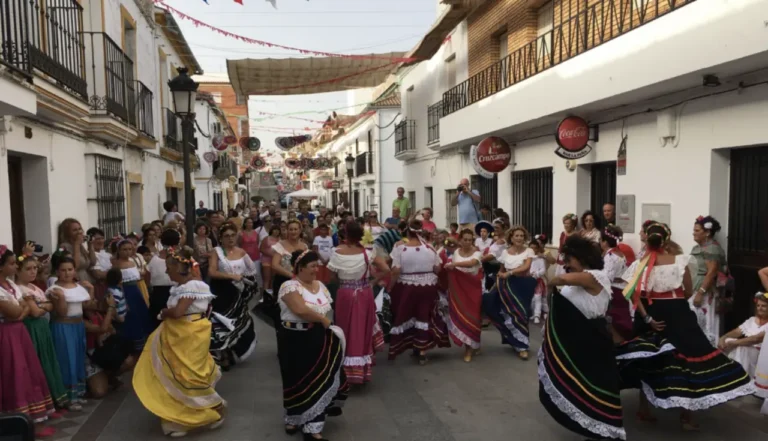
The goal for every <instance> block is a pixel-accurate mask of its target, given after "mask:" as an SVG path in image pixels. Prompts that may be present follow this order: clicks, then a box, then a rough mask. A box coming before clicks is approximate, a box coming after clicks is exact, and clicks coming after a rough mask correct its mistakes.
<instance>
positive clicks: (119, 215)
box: [95, 155, 125, 237]
mask: <svg viewBox="0 0 768 441" xmlns="http://www.w3.org/2000/svg"><path fill="white" fill-rule="evenodd" d="M95 160H96V176H95V178H96V205H97V207H98V214H99V218H98V223H99V228H101V229H102V230H104V233H105V234H107V236H108V237H114V236H115V235H116V234H118V233H122V232H125V184H124V182H123V162H122V161H120V160H119V159H114V158H109V157H107V156H101V155H96V156H95Z"/></svg>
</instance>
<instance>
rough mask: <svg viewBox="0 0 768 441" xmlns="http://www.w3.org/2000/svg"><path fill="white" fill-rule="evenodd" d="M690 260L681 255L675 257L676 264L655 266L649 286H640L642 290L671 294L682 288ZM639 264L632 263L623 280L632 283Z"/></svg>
mask: <svg viewBox="0 0 768 441" xmlns="http://www.w3.org/2000/svg"><path fill="white" fill-rule="evenodd" d="M690 260H691V256H686V255H679V256H675V263H673V264H669V265H655V266H654V267H653V269H652V270H651V274H649V275H648V286H640V287H639V288H640V290H642V291H652V292H669V291H674V290H675V289H677V288H680V287H681V286H683V276H684V275H685V269H686V268H687V267H688V262H689V261H690ZM639 263H640V261H639V260H636V261H634V262H632V265H630V266H629V268H627V270H626V271H625V272H624V275H622V276H621V278H622V279H624V280H625V281H627V282H630V281H632V277H633V276H634V275H635V271H637V265H638V264H639ZM646 271H648V268H646V269H645V270H644V272H646ZM643 276H644V274H643ZM641 283H642V278H641Z"/></svg>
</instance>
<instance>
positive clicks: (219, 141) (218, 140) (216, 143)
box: [211, 134, 227, 151]
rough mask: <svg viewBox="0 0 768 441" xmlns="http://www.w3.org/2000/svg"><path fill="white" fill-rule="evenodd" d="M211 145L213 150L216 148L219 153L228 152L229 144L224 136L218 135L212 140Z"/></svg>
mask: <svg viewBox="0 0 768 441" xmlns="http://www.w3.org/2000/svg"><path fill="white" fill-rule="evenodd" d="M211 144H212V145H213V148H215V149H216V150H218V151H222V150H226V149H227V142H226V140H225V138H224V135H221V134H219V135H216V136H214V137H213V138H212V139H211Z"/></svg>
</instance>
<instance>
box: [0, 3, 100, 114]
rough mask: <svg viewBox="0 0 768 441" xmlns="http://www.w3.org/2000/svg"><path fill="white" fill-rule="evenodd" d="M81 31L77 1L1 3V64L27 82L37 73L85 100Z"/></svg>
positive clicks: (86, 89)
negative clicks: (44, 75)
mask: <svg viewBox="0 0 768 441" xmlns="http://www.w3.org/2000/svg"><path fill="white" fill-rule="evenodd" d="M82 29H83V7H82V6H80V3H79V2H78V1H77V0H0V63H2V64H4V65H6V66H8V67H10V68H11V69H13V70H15V71H17V72H20V73H22V74H24V75H25V76H27V77H28V78H30V79H31V78H32V73H33V72H34V70H35V69H37V70H39V71H40V72H42V73H44V74H46V75H47V76H48V77H49V78H51V79H53V80H55V81H56V83H57V84H58V85H59V86H61V87H62V88H63V89H65V90H67V91H69V92H70V93H72V94H73V95H75V96H77V97H78V98H80V99H82V100H86V99H87V98H88V84H87V83H86V75H85V68H84V66H85V63H83V59H84V48H85V46H84V44H83V35H82V33H81V31H82Z"/></svg>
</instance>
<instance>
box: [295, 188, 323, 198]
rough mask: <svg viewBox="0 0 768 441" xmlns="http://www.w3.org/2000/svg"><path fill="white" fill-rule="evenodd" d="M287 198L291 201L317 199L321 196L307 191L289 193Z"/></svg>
mask: <svg viewBox="0 0 768 441" xmlns="http://www.w3.org/2000/svg"><path fill="white" fill-rule="evenodd" d="M287 196H288V197H289V198H291V199H315V198H318V197H320V195H319V194H317V193H315V192H314V191H310V190H307V189H303V190H299V191H294V192H293V193H288V194H287Z"/></svg>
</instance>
